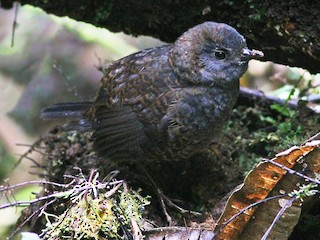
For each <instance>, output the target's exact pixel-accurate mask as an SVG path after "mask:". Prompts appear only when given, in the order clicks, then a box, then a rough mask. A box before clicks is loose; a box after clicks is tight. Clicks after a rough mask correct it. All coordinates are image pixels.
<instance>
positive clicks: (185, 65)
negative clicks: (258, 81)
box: [42, 22, 263, 161]
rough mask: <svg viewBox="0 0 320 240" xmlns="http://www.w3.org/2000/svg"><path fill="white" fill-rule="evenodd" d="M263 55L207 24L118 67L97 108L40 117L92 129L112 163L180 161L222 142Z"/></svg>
mask: <svg viewBox="0 0 320 240" xmlns="http://www.w3.org/2000/svg"><path fill="white" fill-rule="evenodd" d="M262 56H263V54H262V52H260V51H256V50H249V49H248V48H247V45H246V42H245V39H244V37H243V36H242V35H240V34H239V33H238V32H237V31H236V30H235V29H234V28H232V27H230V26H228V25H226V24H223V23H215V22H205V23H202V24H200V25H197V26H195V27H193V28H191V29H189V30H188V31H186V32H185V33H184V34H182V36H180V37H179V38H178V39H177V40H176V41H175V42H174V43H173V44H168V45H164V46H160V47H155V48H151V49H146V50H143V51H140V52H138V53H135V54H132V55H130V56H127V57H124V58H122V59H120V60H118V61H115V62H113V63H112V64H111V65H109V66H108V67H107V68H106V69H105V76H104V77H103V78H102V80H101V84H102V86H101V88H100V90H99V91H98V93H97V96H96V99H95V100H94V101H93V102H84V103H63V104H57V105H54V106H52V107H49V108H46V109H44V110H43V112H42V118H44V119H55V118H69V119H71V120H72V122H71V124H70V125H69V126H72V127H74V129H78V130H92V131H93V135H92V138H93V140H94V148H95V150H96V151H97V153H98V154H99V155H100V156H103V157H109V158H110V159H112V160H137V159H141V160H142V161H161V160H170V161H177V160H182V159H185V158H189V157H191V156H193V155H194V154H197V153H200V152H203V151H205V150H206V149H208V147H209V145H210V144H211V143H212V141H216V140H217V139H218V137H219V134H220V133H221V130H222V127H223V125H224V123H225V122H226V120H227V119H228V117H229V114H230V112H231V110H232V107H233V106H234V104H235V102H236V100H237V96H238V93H239V78H240V77H241V75H242V74H243V73H244V72H245V71H246V69H247V66H248V61H249V60H250V59H252V58H260V57H262Z"/></svg>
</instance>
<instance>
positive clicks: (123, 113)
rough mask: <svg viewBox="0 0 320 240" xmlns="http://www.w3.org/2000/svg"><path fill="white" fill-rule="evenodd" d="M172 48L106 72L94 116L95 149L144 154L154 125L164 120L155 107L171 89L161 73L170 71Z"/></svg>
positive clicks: (118, 154) (122, 61) (120, 63)
mask: <svg viewBox="0 0 320 240" xmlns="http://www.w3.org/2000/svg"><path fill="white" fill-rule="evenodd" d="M168 49H169V46H164V47H159V48H155V49H149V50H144V51H142V52H139V53H137V54H133V55H130V56H128V57H125V58H123V59H120V60H118V61H116V62H114V63H113V64H111V65H110V66H109V68H108V69H106V74H105V77H104V78H103V79H102V81H101V83H102V86H101V88H100V90H99V92H98V94H97V96H96V99H95V103H94V107H93V109H92V114H91V116H92V117H91V119H93V120H94V122H95V123H94V133H93V139H94V147H95V149H96V151H97V152H98V153H99V154H100V155H102V156H107V157H121V156H122V155H123V154H124V153H126V154H128V153H129V154H139V153H141V151H142V150H141V146H142V145H143V144H144V143H146V141H147V138H149V137H148V136H147V135H150V131H149V130H150V124H154V122H156V121H157V120H158V119H159V120H160V118H161V116H160V115H161V113H160V112H158V111H157V109H156V108H154V107H153V105H154V103H155V102H156V101H157V99H158V98H159V97H160V96H162V95H163V92H164V91H166V90H167V86H166V84H165V83H164V79H162V78H161V73H164V72H166V71H167V72H168V69H167V68H169V66H167V65H168V63H167V54H168ZM164 75H167V74H164ZM158 115H159V116H158ZM152 122H153V123H152ZM151 128H152V127H151ZM148 131H149V132H148ZM147 132H148V133H147Z"/></svg>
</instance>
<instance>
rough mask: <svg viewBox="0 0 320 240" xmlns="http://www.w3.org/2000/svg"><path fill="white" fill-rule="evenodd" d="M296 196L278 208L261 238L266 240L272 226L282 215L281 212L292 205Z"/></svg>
mask: <svg viewBox="0 0 320 240" xmlns="http://www.w3.org/2000/svg"><path fill="white" fill-rule="evenodd" d="M296 199H297V198H296V197H292V198H290V199H289V200H288V201H287V203H286V204H285V205H284V206H283V207H282V208H281V209H280V211H279V212H278V213H277V215H276V217H275V218H274V219H273V221H272V223H271V225H270V227H269V228H268V230H267V231H266V232H265V233H264V235H263V236H262V238H261V240H266V239H267V237H268V236H269V234H270V232H271V230H272V228H273V227H274V225H275V224H276V223H277V222H278V221H279V219H280V217H281V216H282V215H283V213H284V212H285V210H286V209H287V208H288V207H290V206H291V205H292V203H293V202H294V201H295V200H296Z"/></svg>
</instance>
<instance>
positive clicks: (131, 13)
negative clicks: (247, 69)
mask: <svg viewBox="0 0 320 240" xmlns="http://www.w3.org/2000/svg"><path fill="white" fill-rule="evenodd" d="M0 2H1V5H2V7H5V8H10V7H12V0H2V1H0ZM19 2H20V3H21V4H31V5H34V6H37V7H40V8H42V9H44V10H45V11H47V12H48V13H52V14H55V15H57V16H68V17H70V18H73V19H76V20H78V21H85V22H88V23H91V24H94V25H96V26H99V27H104V28H107V29H109V30H111V31H114V32H118V31H123V32H125V33H128V34H132V35H150V36H153V37H156V38H159V39H161V40H164V41H167V42H172V41H174V40H175V38H176V37H177V36H179V35H180V34H181V33H182V32H183V31H185V30H186V29H188V28H189V27H191V26H194V25H196V24H198V23H201V22H204V21H217V22H225V23H228V24H230V25H232V26H233V27H235V28H237V29H238V30H239V32H241V33H242V34H243V35H244V36H245V37H246V38H247V42H248V45H249V46H250V47H251V48H256V49H259V50H262V51H263V52H264V53H265V60H270V61H273V62H276V63H281V64H286V65H290V66H297V67H303V68H306V69H308V70H309V71H311V72H313V73H316V72H319V66H320V14H319V9H320V2H319V1H316V0H313V1H311V0H297V1H293V0H291V1H282V2H279V1H275V0H271V1H261V0H257V1H252V0H246V1H242V2H241V3H239V2H236V1H231V0H224V1H213V0H193V1H190V0H185V1H182V0H175V1H172V0H162V1H160V0H141V1H136V0H117V1H116V0H92V1H86V0H81V1H78V0H69V1H62V0H56V1H46V0H20V1H19Z"/></svg>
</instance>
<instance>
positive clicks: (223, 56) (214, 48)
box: [171, 22, 263, 87]
mask: <svg viewBox="0 0 320 240" xmlns="http://www.w3.org/2000/svg"><path fill="white" fill-rule="evenodd" d="M262 56H263V53H262V52H260V51H257V50H250V49H248V48H247V44H246V41H245V38H244V37H243V36H242V35H241V34H239V33H238V32H237V31H236V30H235V29H234V28H232V27H230V26H229V25H227V24H224V23H216V22H205V23H202V24H200V25H197V26H195V27H193V28H191V29H189V30H188V31H187V32H185V33H184V34H183V35H181V36H180V37H179V38H178V39H177V41H176V42H175V43H174V45H173V48H172V52H171V59H172V65H173V66H174V69H175V71H176V72H177V73H178V76H179V77H180V79H181V80H182V81H184V80H187V81H188V82H191V83H193V84H195V85H203V86H213V85H218V86H221V87H223V86H228V85H230V84H234V83H235V84H238V81H239V78H240V77H241V76H242V74H243V73H244V72H245V71H246V70H247V67H248V61H249V60H250V59H253V58H260V57H262Z"/></svg>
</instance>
